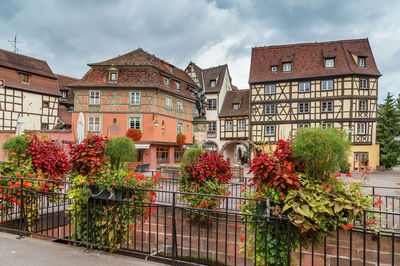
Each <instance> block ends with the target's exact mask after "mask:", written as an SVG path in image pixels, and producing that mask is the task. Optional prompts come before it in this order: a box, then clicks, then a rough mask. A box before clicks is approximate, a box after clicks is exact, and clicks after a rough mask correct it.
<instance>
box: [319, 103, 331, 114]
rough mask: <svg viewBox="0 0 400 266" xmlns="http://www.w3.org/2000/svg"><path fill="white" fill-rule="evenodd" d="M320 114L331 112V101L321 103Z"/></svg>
mask: <svg viewBox="0 0 400 266" xmlns="http://www.w3.org/2000/svg"><path fill="white" fill-rule="evenodd" d="M321 112H322V113H330V112H333V101H326V102H321Z"/></svg>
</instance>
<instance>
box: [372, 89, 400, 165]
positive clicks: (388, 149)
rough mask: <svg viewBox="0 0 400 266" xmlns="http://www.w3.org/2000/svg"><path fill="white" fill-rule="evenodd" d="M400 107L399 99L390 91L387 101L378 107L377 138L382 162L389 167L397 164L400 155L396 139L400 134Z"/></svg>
mask: <svg viewBox="0 0 400 266" xmlns="http://www.w3.org/2000/svg"><path fill="white" fill-rule="evenodd" d="M396 105H397V106H396ZM399 107H400V101H399V99H397V103H396V100H395V99H394V98H393V96H392V95H391V94H390V93H388V94H387V96H386V99H385V102H384V103H383V104H381V105H379V109H378V125H377V129H376V140H377V141H378V142H380V164H381V165H383V166H385V167H386V168H387V169H390V168H392V167H393V166H395V165H396V164H397V160H398V158H399V156H400V142H399V141H397V140H396V139H395V138H396V137H398V136H400V125H399Z"/></svg>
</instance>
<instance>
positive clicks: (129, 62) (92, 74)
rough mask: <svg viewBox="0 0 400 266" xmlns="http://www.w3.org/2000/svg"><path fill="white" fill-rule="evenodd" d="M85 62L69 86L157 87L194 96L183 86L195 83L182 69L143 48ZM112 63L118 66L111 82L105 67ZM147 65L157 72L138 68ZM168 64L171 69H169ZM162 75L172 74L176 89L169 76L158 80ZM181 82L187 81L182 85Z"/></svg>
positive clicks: (195, 86) (192, 97)
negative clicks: (165, 80) (85, 67)
mask: <svg viewBox="0 0 400 266" xmlns="http://www.w3.org/2000/svg"><path fill="white" fill-rule="evenodd" d="M88 65H89V66H90V67H91V69H90V70H89V71H88V72H87V73H86V74H85V76H84V77H83V78H82V79H81V80H79V81H77V82H75V83H73V84H71V85H69V86H70V87H86V86H98V87H100V86H102V87H116V88H117V87H149V88H150V87H152V88H154V87H157V88H160V89H162V90H165V91H169V92H171V93H174V94H178V95H181V96H185V97H188V98H191V99H194V98H195V97H194V96H192V95H191V94H190V92H189V91H188V90H187V89H186V88H187V87H188V86H190V87H193V88H197V87H198V86H197V85H196V83H195V82H194V81H193V80H192V79H191V78H190V77H189V76H188V74H187V73H186V72H185V71H183V70H181V69H179V68H177V67H175V66H173V65H171V64H169V63H167V62H165V61H163V60H161V59H159V58H157V57H156V56H154V55H151V54H149V53H147V52H145V51H143V50H142V49H141V48H139V49H136V50H134V51H132V52H129V53H126V54H123V55H120V56H117V57H115V58H112V59H109V60H106V61H103V62H99V63H90V64H88ZM112 66H114V67H116V68H118V69H119V72H118V81H117V82H114V83H111V82H108V70H107V69H108V68H109V67H112ZM147 66H152V67H154V68H156V69H157V70H159V71H160V72H161V73H160V72H158V71H154V70H151V71H149V70H148V69H147V68H141V67H147ZM171 67H172V68H173V71H170V68H171ZM162 76H165V77H168V78H171V77H172V79H173V80H177V81H178V82H180V83H181V88H180V90H176V89H174V84H173V82H171V81H172V80H170V85H169V86H165V85H164V83H163V81H162ZM182 82H184V83H186V84H187V85H186V86H183V84H182Z"/></svg>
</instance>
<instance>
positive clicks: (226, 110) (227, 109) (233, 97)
mask: <svg viewBox="0 0 400 266" xmlns="http://www.w3.org/2000/svg"><path fill="white" fill-rule="evenodd" d="M249 95H250V90H249V89H247V90H237V91H227V92H226V95H225V99H224V103H223V104H222V108H221V112H220V113H219V115H218V116H219V117H232V116H248V115H249V104H250V97H249ZM234 103H238V104H239V110H234V109H233V104H234Z"/></svg>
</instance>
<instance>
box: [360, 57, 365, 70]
mask: <svg viewBox="0 0 400 266" xmlns="http://www.w3.org/2000/svg"><path fill="white" fill-rule="evenodd" d="M358 66H359V67H365V57H362V56H359V57H358Z"/></svg>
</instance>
